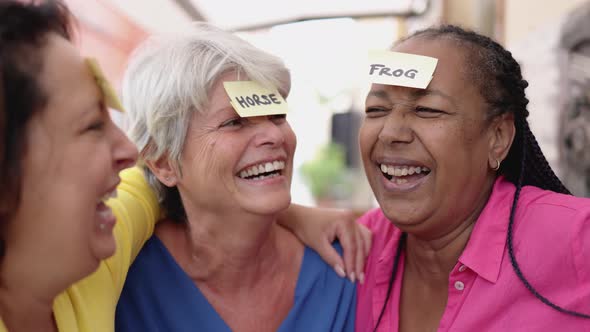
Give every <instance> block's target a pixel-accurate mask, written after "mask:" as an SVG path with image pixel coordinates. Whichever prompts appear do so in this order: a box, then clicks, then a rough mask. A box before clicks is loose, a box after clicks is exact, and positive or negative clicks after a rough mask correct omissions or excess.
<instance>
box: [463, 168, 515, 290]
mask: <svg viewBox="0 0 590 332" xmlns="http://www.w3.org/2000/svg"><path fill="white" fill-rule="evenodd" d="M514 192H515V187H514V185H513V184H512V183H510V182H508V181H507V180H506V179H505V178H504V177H502V176H500V177H498V179H496V182H495V183H494V187H493V189H492V194H491V195H490V198H489V200H488V202H487V204H486V206H485V207H484V209H483V211H482V212H481V214H480V215H479V218H478V219H477V221H476V223H475V226H474V228H473V232H472V233H471V236H470V238H469V242H468V243H467V246H466V247H465V250H463V253H462V254H461V257H460V258H459V261H460V262H461V263H462V264H465V265H466V266H468V267H469V268H470V269H471V270H473V271H474V272H475V273H477V274H478V275H479V276H481V277H482V278H484V279H486V280H487V281H489V282H492V283H495V282H496V281H497V280H498V276H499V274H500V267H501V266H502V258H503V257H504V249H505V247H506V236H507V234H508V222H509V219H510V208H511V207H512V200H513V198H514Z"/></svg>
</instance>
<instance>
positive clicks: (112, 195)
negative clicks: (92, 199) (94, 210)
mask: <svg viewBox="0 0 590 332" xmlns="http://www.w3.org/2000/svg"><path fill="white" fill-rule="evenodd" d="M110 198H117V189H115V190H113V191H111V192H108V193H106V194H105V195H104V196H102V197H101V198H100V199H99V200H98V202H97V203H99V204H100V203H102V202H106V201H108V200H109V199H110Z"/></svg>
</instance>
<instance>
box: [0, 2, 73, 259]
mask: <svg viewBox="0 0 590 332" xmlns="http://www.w3.org/2000/svg"><path fill="white" fill-rule="evenodd" d="M50 33H55V34H58V35H60V36H62V37H63V38H66V39H68V40H69V39H70V36H71V31H70V14H69V11H68V10H67V8H66V7H65V5H63V4H62V3H61V2H59V1H47V2H43V3H39V2H28V3H24V2H22V1H20V2H19V1H10V0H8V1H2V2H0V144H1V145H0V171H1V173H0V188H2V190H0V241H1V240H2V237H3V234H2V233H1V231H2V229H3V225H4V224H5V223H6V222H7V221H8V220H9V219H10V218H11V216H12V214H13V213H14V211H15V210H16V209H17V207H18V204H19V202H20V197H21V183H22V174H21V160H22V158H23V156H24V154H25V153H26V149H27V142H26V137H27V136H26V128H27V124H28V122H29V121H30V119H31V118H32V116H33V115H34V114H35V113H37V112H38V111H40V110H42V109H43V107H44V106H45V105H46V103H47V95H46V94H45V92H44V91H43V90H42V89H41V85H40V83H39V81H38V80H39V73H40V72H41V69H42V67H43V59H42V54H43V53H42V52H41V49H42V48H43V46H44V45H45V43H46V40H47V36H48V35H49V34H50ZM2 97H3V98H2ZM0 243H1V242H0ZM3 251H4V250H3V245H2V246H0V256H1V255H2V254H3Z"/></svg>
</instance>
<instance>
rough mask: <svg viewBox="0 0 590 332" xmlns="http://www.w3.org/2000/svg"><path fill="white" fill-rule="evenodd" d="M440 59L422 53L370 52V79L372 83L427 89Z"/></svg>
mask: <svg viewBox="0 0 590 332" xmlns="http://www.w3.org/2000/svg"><path fill="white" fill-rule="evenodd" d="M437 63H438V59H436V58H431V57H427V56H422V55H415V54H408V53H400V52H391V51H370V52H369V68H368V73H369V79H370V81H371V82H372V83H378V84H388V85H399V86H407V87H410V88H418V89H426V87H427V86H428V84H429V83H430V81H431V80H432V75H433V74H434V70H435V69H436V64H437Z"/></svg>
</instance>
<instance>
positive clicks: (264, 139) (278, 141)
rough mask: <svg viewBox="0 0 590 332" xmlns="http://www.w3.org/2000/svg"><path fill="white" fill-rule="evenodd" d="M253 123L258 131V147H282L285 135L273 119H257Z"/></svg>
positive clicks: (256, 139) (256, 142)
mask: <svg viewBox="0 0 590 332" xmlns="http://www.w3.org/2000/svg"><path fill="white" fill-rule="evenodd" d="M251 121H252V124H254V128H255V129H254V130H255V131H256V137H255V144H256V146H263V145H269V146H273V147H274V146H280V145H282V144H283V143H284V142H285V133H284V132H283V130H281V128H280V127H279V124H277V123H276V122H274V121H273V120H272V118H271V117H267V116H264V117H256V118H253V119H252V120H251ZM282 121H285V120H282Z"/></svg>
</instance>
